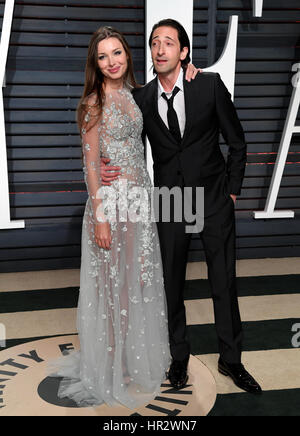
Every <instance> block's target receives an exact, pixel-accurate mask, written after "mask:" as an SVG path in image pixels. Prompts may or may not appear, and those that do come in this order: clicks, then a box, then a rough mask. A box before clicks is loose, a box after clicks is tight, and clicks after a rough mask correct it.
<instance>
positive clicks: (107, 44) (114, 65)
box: [98, 37, 128, 80]
mask: <svg viewBox="0 0 300 436" xmlns="http://www.w3.org/2000/svg"><path fill="white" fill-rule="evenodd" d="M98 65H99V68H100V70H101V72H102V74H103V75H104V77H105V78H106V79H109V80H120V79H122V78H123V77H124V75H125V73H126V71H127V67H128V60H127V54H126V51H125V49H124V47H123V44H122V43H121V41H119V40H118V38H114V37H111V38H107V39H103V40H102V41H100V42H99V44H98Z"/></svg>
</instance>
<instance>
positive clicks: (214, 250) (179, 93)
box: [104, 19, 261, 393]
mask: <svg viewBox="0 0 300 436" xmlns="http://www.w3.org/2000/svg"><path fill="white" fill-rule="evenodd" d="M149 44H150V47H151V53H152V59H153V66H154V71H155V73H156V74H157V77H156V78H155V79H154V80H153V81H151V82H150V83H148V84H147V85H145V86H144V87H142V88H138V89H135V90H133V96H134V98H135V101H136V103H137V104H138V106H139V107H140V109H141V111H142V113H143V119H144V133H145V135H147V136H148V138H149V141H150V144H151V149H152V156H153V162H154V166H153V169H154V186H155V187H164V186H166V187H168V188H173V187H180V188H182V192H183V191H184V190H183V188H184V187H191V188H193V211H194V212H195V210H196V204H195V190H196V188H197V187H204V228H203V230H202V232H201V233H200V236H201V239H202V241H203V245H204V249H205V255H206V261H207V265H208V277H209V282H210V286H211V290H212V297H213V303H214V313H215V324H216V329H217V334H218V340H219V351H220V359H219V364H218V365H219V371H220V372H221V373H222V374H224V375H227V376H230V377H231V378H232V379H233V381H234V382H235V383H236V384H237V385H238V386H239V387H240V388H242V389H244V390H246V391H248V392H252V393H261V388H260V386H259V385H258V384H257V382H256V381H255V380H254V379H253V378H252V377H251V376H250V374H249V373H248V372H247V371H246V370H245V368H244V366H243V365H242V363H241V350H242V325H241V319H240V313H239V307H238V299H237V291H236V269H235V262H236V257H235V216H234V203H235V201H236V196H237V195H239V194H240V192H241V186H242V182H243V177H244V172H245V165H246V160H247V150H246V148H247V147H246V143H245V138H244V133H243V129H242V126H241V124H240V121H239V119H238V117H237V114H236V110H235V107H234V105H233V103H232V101H231V96H230V94H229V92H228V90H227V88H226V87H225V85H224V83H223V82H222V80H221V78H220V75H219V74H218V73H202V74H198V75H197V76H196V78H195V79H194V80H193V81H191V82H188V81H187V80H185V78H184V73H183V71H184V70H185V67H186V66H187V64H188V63H189V62H190V42H189V38H188V36H187V34H186V31H185V29H184V28H183V27H182V26H181V24H180V23H178V22H177V21H174V20H170V19H169V20H163V21H161V22H159V23H158V24H156V25H155V26H154V27H153V30H152V33H151V36H150V40H149ZM220 131H221V133H222V134H223V137H224V139H225V141H226V143H227V145H228V146H229V152H228V160H227V164H226V163H225V160H224V157H223V155H222V152H221V150H220V147H219V133H220ZM107 169H108V170H109V169H110V168H109V167H108V168H107ZM109 180H112V179H111V178H110V179H105V178H104V181H109ZM171 215H172V214H171ZM186 225H187V223H186V222H185V220H183V221H182V222H175V220H174V219H171V222H162V220H161V221H158V223H157V226H158V232H159V238H160V245H161V254H162V261H163V268H164V281H165V290H166V297H167V305H168V321H169V334H170V347H171V355H172V358H173V361H172V364H171V367H170V370H169V373H168V377H169V380H170V382H171V384H172V386H174V387H175V388H177V389H180V388H182V387H184V386H185V384H186V382H187V380H188V374H187V367H188V361H189V356H190V345H189V342H188V340H187V337H186V313H185V306H184V298H183V291H184V284H185V276H186V265H187V258H188V249H189V244H190V239H191V234H188V233H186ZM199 340H201V338H199Z"/></svg>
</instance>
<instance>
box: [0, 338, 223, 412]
mask: <svg viewBox="0 0 300 436" xmlns="http://www.w3.org/2000/svg"><path fill="white" fill-rule="evenodd" d="M76 349H79V339H78V335H77V334H76V335H70V336H58V337H53V338H47V339H42V340H38V341H34V342H30V343H25V344H22V345H18V346H16V347H11V348H8V349H6V350H4V351H1V352H0V416H1V415H2V416H7V415H14V416H19V415H20V414H21V415H22V416H32V415H34V416H36V412H38V414H39V415H42V416H44V415H52V416H53V415H55V416H59V415H62V416H65V415H66V408H67V409H68V412H67V413H68V415H74V416H75V415H78V414H79V415H80V414H83V415H95V408H91V407H86V408H79V407H78V406H77V404H76V403H74V402H73V401H72V400H70V399H69V398H59V397H58V395H57V393H58V388H59V384H60V381H61V378H60V377H48V376H47V374H48V373H47V371H46V368H47V361H49V360H52V359H56V358H58V357H60V356H61V355H66V354H68V353H69V352H71V351H73V350H76ZM189 372H190V384H188V385H187V386H186V387H185V388H184V389H182V390H180V391H177V390H175V389H173V388H172V386H171V385H170V384H169V382H168V381H166V382H165V383H163V384H162V385H161V392H160V395H159V396H158V397H156V398H154V400H153V401H152V402H151V403H150V404H147V405H146V406H143V407H140V408H138V409H135V410H131V409H127V408H125V407H120V408H118V407H117V408H114V409H112V408H110V407H109V406H107V405H105V404H103V405H100V406H97V407H96V410H97V415H98V416H113V415H118V416H138V415H140V416H157V415H158V416H165V417H168V416H178V415H182V416H198V415H199V411H200V410H201V413H202V412H204V414H205V413H208V412H209V411H210V410H211V408H212V407H213V405H214V402H215V399H216V386H215V381H214V378H213V376H212V375H211V373H210V371H209V370H208V369H207V367H206V366H205V365H203V364H202V363H201V362H200V360H198V359H197V358H196V357H194V356H191V359H190V363H189ZM203 380H205V388H204V387H203ZM198 386H199V389H198ZM24 392H26V401H25V402H23V401H20V398H22V397H23V396H24ZM199 402H200V403H199ZM79 409H80V410H79ZM112 411H113V412H114V413H112Z"/></svg>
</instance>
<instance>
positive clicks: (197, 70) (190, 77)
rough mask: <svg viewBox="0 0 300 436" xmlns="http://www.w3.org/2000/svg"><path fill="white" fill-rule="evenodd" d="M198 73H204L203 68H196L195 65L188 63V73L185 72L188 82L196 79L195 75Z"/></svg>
mask: <svg viewBox="0 0 300 436" xmlns="http://www.w3.org/2000/svg"><path fill="white" fill-rule="evenodd" d="M198 73H202V70H201V68H196V67H195V65H193V64H188V66H187V69H186V73H185V78H186V80H187V81H188V82H190V81H191V80H194V79H195V77H196V76H197V74H198Z"/></svg>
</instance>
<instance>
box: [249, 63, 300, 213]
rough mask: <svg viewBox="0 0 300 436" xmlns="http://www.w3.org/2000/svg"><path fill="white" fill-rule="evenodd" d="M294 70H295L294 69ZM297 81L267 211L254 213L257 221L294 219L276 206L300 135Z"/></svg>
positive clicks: (294, 81) (299, 94) (299, 96)
mask: <svg viewBox="0 0 300 436" xmlns="http://www.w3.org/2000/svg"><path fill="white" fill-rule="evenodd" d="M296 68H300V64H296ZM293 69H294V68H293ZM296 76H297V80H293V86H294V90H293V94H292V99H291V103H290V107H289V110H288V115H287V119H286V122H285V126H284V130H283V134H282V139H281V143H280V146H279V151H278V155H277V160H276V164H275V169H274V172H273V176H272V181H271V186H270V189H269V194H268V198H267V203H266V207H265V210H264V211H263V212H254V217H255V218H256V219H270V218H294V217H295V212H293V211H292V210H279V211H275V210H274V209H275V205H276V201H277V197H278V193H279V189H280V185H281V180H282V176H283V171H284V168H285V165H286V160H287V157H288V152H289V148H290V145H291V142H292V138H293V135H294V134H295V133H300V126H297V125H296V122H297V114H298V110H299V107H300V80H299V76H298V74H297V75H296Z"/></svg>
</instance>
